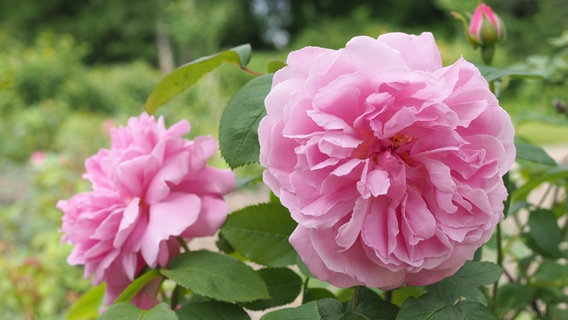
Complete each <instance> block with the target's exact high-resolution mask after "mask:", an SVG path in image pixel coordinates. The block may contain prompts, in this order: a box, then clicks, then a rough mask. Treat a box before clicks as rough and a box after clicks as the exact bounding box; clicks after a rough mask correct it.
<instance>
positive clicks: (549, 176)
mask: <svg viewBox="0 0 568 320" xmlns="http://www.w3.org/2000/svg"><path fill="white" fill-rule="evenodd" d="M566 178H568V166H566V165H559V166H557V167H554V168H551V169H548V170H545V171H544V172H541V173H540V174H538V175H536V176H532V177H531V178H530V179H529V180H528V181H527V183H525V184H524V185H523V186H521V187H519V188H518V189H517V190H515V191H514V192H513V193H512V194H511V199H512V200H513V201H522V200H524V199H526V198H527V196H528V195H529V193H530V192H531V191H532V190H533V189H534V188H536V187H538V186H539V185H540V184H541V183H544V182H552V181H556V180H560V179H566Z"/></svg>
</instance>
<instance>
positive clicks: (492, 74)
mask: <svg viewBox="0 0 568 320" xmlns="http://www.w3.org/2000/svg"><path fill="white" fill-rule="evenodd" d="M476 67H477V68H478V69H479V71H480V72H481V74H482V75H483V77H484V78H485V79H486V80H487V81H493V80H498V79H501V78H504V77H511V78H533V79H540V78H542V75H540V74H538V73H534V72H529V71H522V70H511V69H498V68H494V67H489V66H486V65H476Z"/></svg>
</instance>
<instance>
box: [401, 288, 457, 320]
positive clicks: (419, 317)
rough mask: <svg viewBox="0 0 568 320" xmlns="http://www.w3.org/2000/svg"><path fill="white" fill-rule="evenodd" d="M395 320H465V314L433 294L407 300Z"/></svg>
mask: <svg viewBox="0 0 568 320" xmlns="http://www.w3.org/2000/svg"><path fill="white" fill-rule="evenodd" d="M396 319H397V320H447V319H455V320H460V319H465V313H464V312H463V311H462V310H461V309H460V308H458V307H456V306H454V305H452V304H447V303H445V302H444V301H442V300H441V299H439V298H438V297H437V296H435V295H433V294H425V295H423V296H421V297H420V298H418V299H416V298H409V299H408V300H406V302H405V303H403V304H402V306H401V307H400V311H399V313H398V316H397V318H396Z"/></svg>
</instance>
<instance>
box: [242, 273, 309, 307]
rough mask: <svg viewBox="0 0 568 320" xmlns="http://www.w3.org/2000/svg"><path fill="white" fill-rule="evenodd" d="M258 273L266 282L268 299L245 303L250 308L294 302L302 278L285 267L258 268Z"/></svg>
mask: <svg viewBox="0 0 568 320" xmlns="http://www.w3.org/2000/svg"><path fill="white" fill-rule="evenodd" d="M258 274H259V275H260V276H261V277H262V280H264V283H266V286H267V287H268V292H269V293H270V297H271V298H270V299H265V300H257V301H254V302H250V303H246V304H244V306H245V307H246V308H247V309H250V310H265V309H268V308H272V307H277V306H282V305H285V304H288V303H292V302H294V300H295V299H296V297H297V296H298V295H299V294H300V291H301V289H302V278H300V276H298V275H297V274H296V273H295V272H294V271H292V270H290V269H287V268H275V269H273V268H266V269H261V270H258Z"/></svg>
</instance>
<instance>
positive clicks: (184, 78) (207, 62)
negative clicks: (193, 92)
mask: <svg viewBox="0 0 568 320" xmlns="http://www.w3.org/2000/svg"><path fill="white" fill-rule="evenodd" d="M250 57H251V47H250V45H248V44H245V45H241V46H238V47H235V48H232V49H230V50H228V51H225V52H222V53H218V54H215V55H212V56H208V57H203V58H201V59H197V60H195V61H192V62H190V63H188V64H185V65H183V66H181V67H179V68H177V69H176V70H174V71H173V72H171V73H170V74H168V75H166V76H165V77H164V78H163V79H162V80H160V81H159V82H158V84H156V86H155V87H154V89H153V90H152V92H151V93H150V95H149V96H148V98H147V99H146V103H145V104H144V109H145V110H146V111H148V113H154V112H155V111H156V110H158V108H159V107H160V106H162V105H164V104H165V103H166V102H168V101H169V100H170V99H172V98H173V97H175V96H176V95H178V94H180V93H181V92H183V91H184V90H187V89H188V88H189V87H191V86H192V85H194V84H195V83H196V82H197V81H198V80H199V79H200V78H201V77H202V76H203V75H205V74H207V73H209V72H211V71H213V70H214V69H215V68H217V67H218V66H220V65H221V64H222V63H224V62H229V63H234V64H237V65H239V66H240V67H241V68H244V67H245V66H246V65H247V64H248V62H249V61H250Z"/></svg>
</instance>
